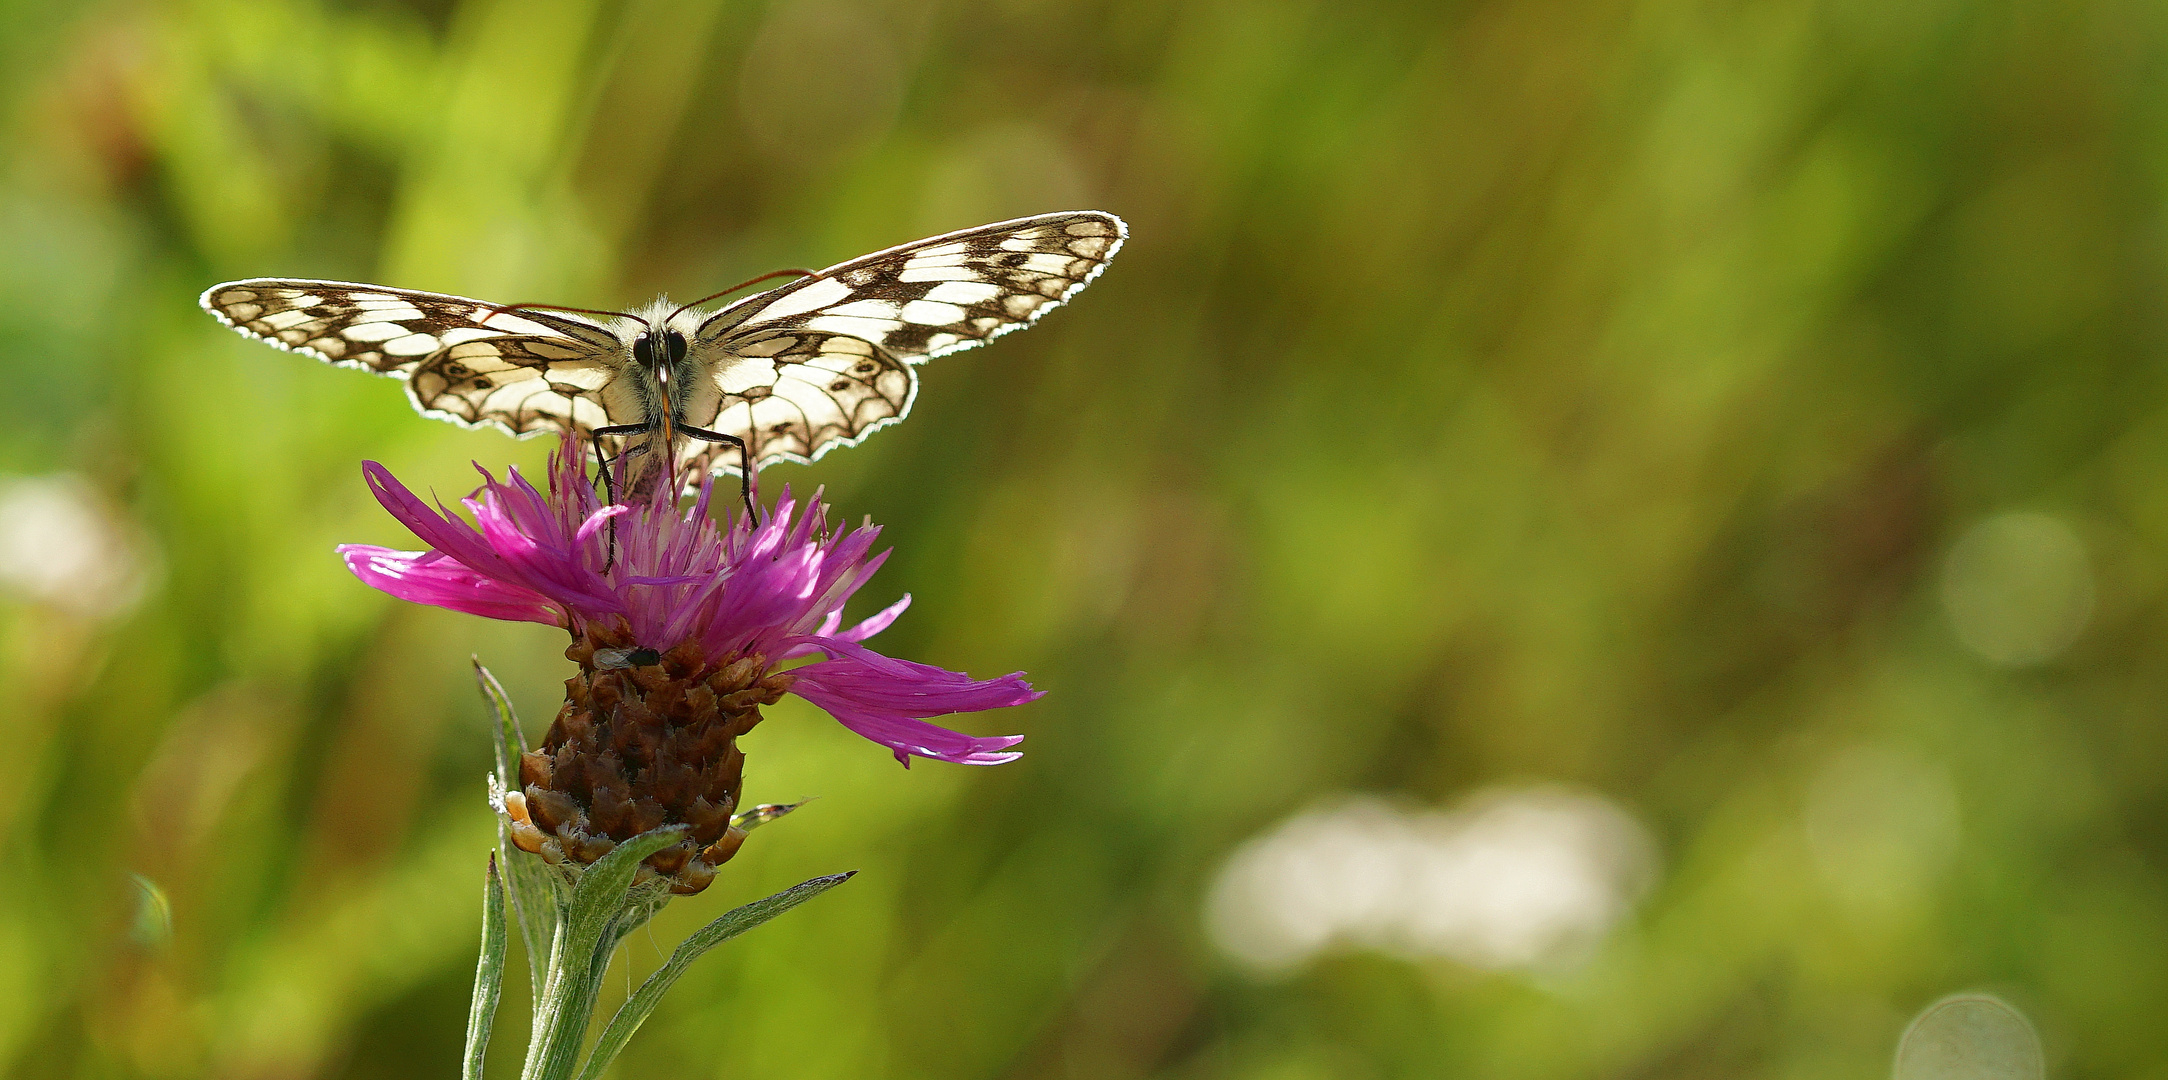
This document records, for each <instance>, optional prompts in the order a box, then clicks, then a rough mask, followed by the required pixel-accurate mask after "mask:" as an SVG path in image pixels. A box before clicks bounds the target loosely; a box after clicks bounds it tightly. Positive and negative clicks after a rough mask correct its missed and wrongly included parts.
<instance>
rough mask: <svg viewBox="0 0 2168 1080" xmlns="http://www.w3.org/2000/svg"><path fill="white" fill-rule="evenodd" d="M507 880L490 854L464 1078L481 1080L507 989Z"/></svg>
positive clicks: (468, 1026)
mask: <svg viewBox="0 0 2168 1080" xmlns="http://www.w3.org/2000/svg"><path fill="white" fill-rule="evenodd" d="M504 943H505V926H504V879H503V878H500V877H498V876H497V857H496V856H495V855H492V856H490V857H489V881H488V884H486V885H485V886H483V889H482V958H481V960H480V961H479V962H478V963H477V964H476V965H475V968H474V1004H473V1005H472V1006H471V1007H470V1008H469V1009H468V1010H467V1057H466V1063H465V1065H464V1066H463V1067H462V1068H461V1069H460V1072H459V1075H460V1078H461V1080H482V1058H483V1057H484V1056H485V1055H486V1054H487V1053H488V1051H489V1029H490V1025H491V1024H492V1022H494V1021H495V1020H496V1019H497V997H498V995H499V994H501V993H502V992H503V990H504Z"/></svg>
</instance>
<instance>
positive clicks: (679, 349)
mask: <svg viewBox="0 0 2168 1080" xmlns="http://www.w3.org/2000/svg"><path fill="white" fill-rule="evenodd" d="M662 343H663V347H664V348H665V349H667V350H669V353H670V362H671V363H673V364H675V363H677V362H678V361H680V360H683V359H685V335H683V334H680V333H678V332H677V331H675V330H665V331H663V332H662Z"/></svg>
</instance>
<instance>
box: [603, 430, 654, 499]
mask: <svg viewBox="0 0 2168 1080" xmlns="http://www.w3.org/2000/svg"><path fill="white" fill-rule="evenodd" d="M652 426H653V425H651V424H618V425H616V426H615V427H600V428H596V429H595V430H594V431H592V432H589V435H590V437H591V440H592V441H593V442H594V444H595V466H596V469H597V470H598V471H599V472H601V473H602V501H603V502H606V503H614V502H616V501H617V491H616V486H615V484H613V483H612V482H611V480H610V466H611V465H613V464H616V463H617V462H619V461H622V460H624V459H625V458H627V457H630V456H631V455H633V454H637V453H639V452H640V451H642V450H645V449H647V445H646V444H645V443H642V444H640V445H638V446H634V447H631V448H629V449H626V450H623V451H620V452H619V453H618V455H617V456H616V457H614V458H608V459H605V458H604V457H603V456H602V437H603V436H604V435H620V436H622V435H645V434H647V432H648V429H649V428H651V427H652Z"/></svg>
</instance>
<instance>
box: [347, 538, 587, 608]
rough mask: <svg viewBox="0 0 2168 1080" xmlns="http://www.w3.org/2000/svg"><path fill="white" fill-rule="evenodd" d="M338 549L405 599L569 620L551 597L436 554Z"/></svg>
mask: <svg viewBox="0 0 2168 1080" xmlns="http://www.w3.org/2000/svg"><path fill="white" fill-rule="evenodd" d="M338 552H339V556H340V558H342V559H345V560H346V568H347V569H349V570H352V571H353V572H354V576H355V577H358V578H360V579H361V580H362V581H363V582H364V583H366V584H368V585H369V586H371V587H373V588H377V589H381V590H383V591H384V592H387V593H390V594H392V595H393V596H396V597H398V598H400V599H401V600H411V601H413V602H415V603H417V604H430V605H433V606H435V607H440V608H449V609H451V610H453V611H463V612H466V613H467V614H469V615H481V616H485V617H487V618H491V619H507V620H511V621H515V622H538V623H548V624H550V625H551V626H563V625H564V624H565V618H564V613H563V611H562V610H561V609H560V608H559V607H558V606H557V605H556V604H553V603H551V602H550V600H549V598H548V597H546V596H543V595H541V594H540V593H537V592H534V591H532V590H529V589H524V588H521V587H519V586H517V585H512V584H509V583H506V582H503V581H499V580H497V579H495V578H492V577H489V576H488V575H485V574H478V573H475V572H474V571H473V570H470V569H468V568H467V567H465V566H462V565H460V564H459V563H458V562H457V561H455V560H453V559H447V558H443V557H441V556H438V555H436V554H435V553H433V552H420V551H394V550H392V549H390V548H383V547H374V546H372V545H368V544H341V545H339V547H338Z"/></svg>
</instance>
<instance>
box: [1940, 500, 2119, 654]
mask: <svg viewBox="0 0 2168 1080" xmlns="http://www.w3.org/2000/svg"><path fill="white" fill-rule="evenodd" d="M1942 606H1943V608H1944V609H1945V610H1947V611H1948V612H1949V616H1950V626H1951V628H1952V629H1954V630H1956V631H1957V639H1958V640H1959V641H1961V642H1963V643H1964V645H1965V647H1966V648H1968V649H1971V650H1972V651H1973V652H1975V653H1978V654H1980V656H1982V657H1984V658H1985V659H1987V660H1989V661H1991V662H1993V663H1997V664H2001V665H2003V666H2005V667H2024V666H2026V665H2029V664H2038V663H2041V662H2042V661H2046V660H2052V659H2054V658H2055V657H2056V656H2057V655H2059V654H2060V653H2061V652H2062V651H2063V650H2064V649H2067V648H2069V647H2070V644H2071V642H2073V641H2076V640H2077V637H2078V634H2079V633H2081V632H2082V631H2084V629H2085V623H2086V621H2087V620H2088V619H2090V618H2092V614H2093V572H2092V567H2091V564H2090V561H2089V560H2088V559H2087V558H2086V554H2085V542H2084V541H2083V540H2080V539H2078V534H2077V533H2075V532H2073V531H2071V528H2070V526H2068V525H2066V524H2064V523H2063V522H2062V521H2060V520H2058V519H2056V518H2052V517H2049V516H2048V515H2046V514H2030V513H2012V514H1997V515H1995V516H1994V517H1990V518H1987V519H1986V520H1983V521H1981V522H1979V523H1977V524H1975V525H1973V526H1972V527H1971V528H1969V529H1966V530H1965V533H1964V535H1962V536H1960V537H1958V539H1957V543H1956V544H1955V545H1953V546H1952V547H1951V548H1950V554H1949V559H1948V561H1946V562H1945V563H1944V564H1943V567H1942Z"/></svg>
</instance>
